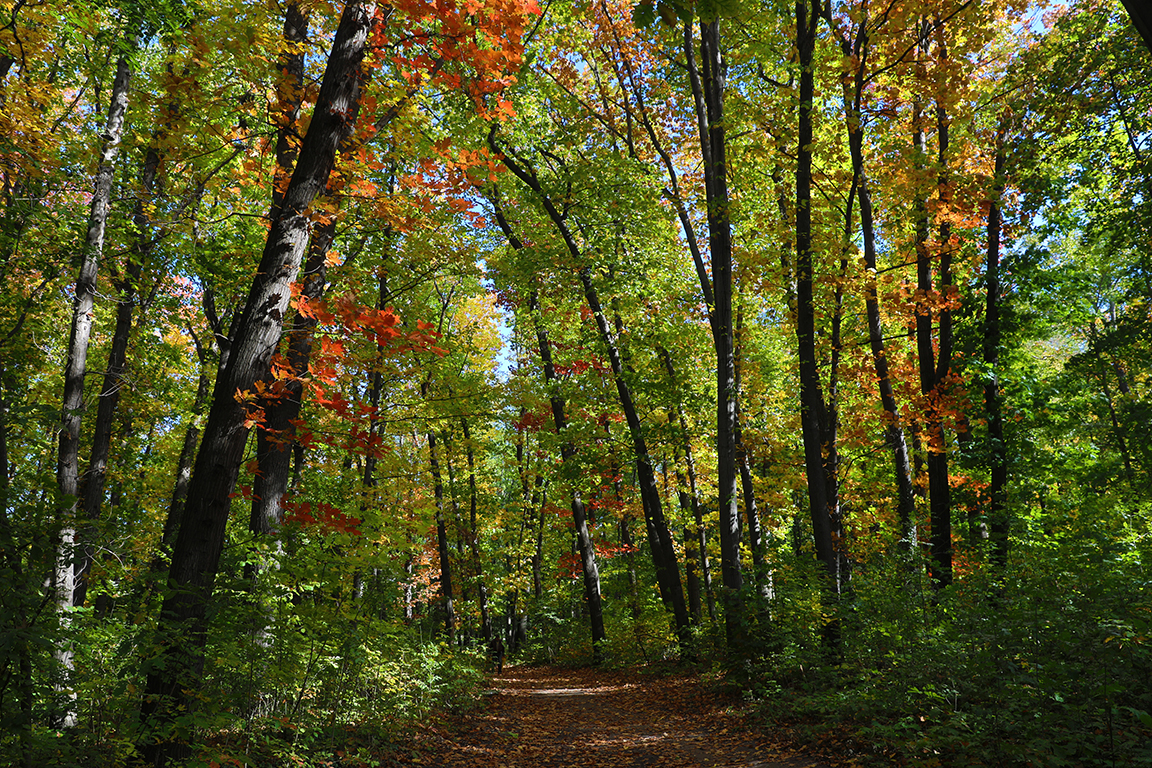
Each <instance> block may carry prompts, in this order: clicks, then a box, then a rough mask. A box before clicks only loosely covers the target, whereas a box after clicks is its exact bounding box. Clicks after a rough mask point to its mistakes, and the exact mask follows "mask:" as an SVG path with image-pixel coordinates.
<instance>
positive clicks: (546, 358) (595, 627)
mask: <svg viewBox="0 0 1152 768" xmlns="http://www.w3.org/2000/svg"><path fill="white" fill-rule="evenodd" d="M492 203H493V206H494V207H495V217H496V222H497V224H499V226H500V230H501V231H502V232H503V233H504V236H505V237H507V238H508V242H509V244H510V245H511V246H512V247H513V248H514V249H516V250H521V249H522V248H523V247H524V244H523V243H522V242H521V241H520V238H519V237H517V236H516V233H515V232H514V231H513V230H512V227H511V225H510V224H509V223H508V219H507V218H506V217H505V216H504V211H503V208H502V207H501V206H500V203H499V199H498V198H496V197H495V196H493V199H492ZM528 311H529V312H530V313H531V315H532V323H533V325H534V326H535V330H536V342H537V346H538V348H539V351H540V360H541V361H542V362H543V364H544V381H545V383H546V384H547V386H548V387H549V388H550V389H551V390H552V391H551V395H550V396H549V402H550V404H551V406H552V420H553V422H554V423H555V425H556V434H558V435H560V436H561V439H562V441H563V442H561V444H560V458H561V461H563V462H564V463H565V464H566V465H570V464H571V463H572V461H573V460H574V459H575V458H576V446H575V445H573V443H572V441H571V440H570V439H569V438H568V436H567V435H566V434H565V432H566V429H567V427H568V418H567V415H566V414H565V412H564V411H565V403H564V398H563V396H561V395H560V391H559V389H558V384H559V377H558V376H557V375H556V366H555V364H554V363H553V362H552V346H551V344H550V343H549V341H548V332H547V330H545V328H544V324H543V323H542V322H541V321H540V307H539V302H538V298H537V292H536V290H535V288H533V289H532V291H531V292H530V293H529V294H528ZM541 514H543V513H541ZM572 525H573V527H574V528H575V529H576V546H577V550H578V551H579V554H580V566H581V570H582V571H583V574H584V599H585V601H586V602H587V604H588V619H589V624H590V627H591V630H592V658H593V661H594V662H596V663H599V662H600V660H601V658H602V654H603V650H602V646H603V644H604V641H605V640H606V639H607V635H606V634H605V633H604V611H603V608H602V606H601V597H600V569H599V568H598V567H597V566H596V550H595V548H594V547H593V545H592V534H591V533H590V532H589V530H588V513H587V511H586V510H585V509H584V499H583V498H582V497H581V496H580V491H579V489H578V488H576V487H575V486H573V487H572ZM542 534H543V519H541V535H542ZM538 545H539V542H538ZM538 596H539V595H538Z"/></svg>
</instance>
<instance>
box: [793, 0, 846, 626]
mask: <svg viewBox="0 0 1152 768" xmlns="http://www.w3.org/2000/svg"><path fill="white" fill-rule="evenodd" d="M819 12H820V4H819V3H817V2H814V0H800V2H797V3H796V46H797V50H798V51H799V55H800V93H799V96H800V108H799V131H798V134H799V135H798V138H799V141H798V149H797V164H796V340H797V348H798V351H799V360H800V423H801V428H802V432H803V439H804V467H805V474H806V476H807V478H808V509H809V514H810V515H811V517H812V535H813V539H814V544H815V549H816V557H817V559H818V560H819V561H820V562H821V563H822V564H823V565H824V569H825V571H826V574H827V580H828V582H827V592H828V595H827V597H828V599H829V600H834V599H835V597H836V595H837V594H838V593H839V584H838V583H837V577H838V570H839V568H838V563H837V558H836V550H835V547H834V546H833V543H832V530H833V518H832V508H831V502H832V498H831V497H830V496H829V489H828V485H827V474H826V471H825V456H824V451H823V448H824V446H823V445H822V438H823V437H824V436H825V432H826V430H825V426H824V425H825V422H826V420H827V414H826V413H825V408H824V396H823V394H822V393H821V391H820V390H821V387H820V374H819V371H818V370H817V367H816V317H815V307H814V304H813V296H812V278H813V266H812V111H813V98H814V97H815V81H814V76H813V71H812V58H813V53H814V50H815V47H816V22H817V19H818V18H819ZM825 626H826V628H825V641H826V642H828V643H829V644H830V645H832V646H833V647H836V646H838V644H839V628H838V626H837V622H836V621H830V622H829V623H828V624H826V625H825Z"/></svg>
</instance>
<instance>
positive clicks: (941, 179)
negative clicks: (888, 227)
mask: <svg viewBox="0 0 1152 768" xmlns="http://www.w3.org/2000/svg"><path fill="white" fill-rule="evenodd" d="M921 47H922V48H926V47H927V41H924V40H922V41H921ZM936 117H937V120H936V122H937V133H938V136H937V143H938V152H937V155H938V161H939V163H940V170H939V175H938V179H937V182H938V188H939V189H940V192H941V194H942V195H946V192H945V190H946V188H947V184H948V180H947V166H946V153H947V150H948V131H947V116H946V115H945V113H944V110H943V108H942V107H938V108H937V115H936ZM923 119H924V115H923V113H922V110H921V108H920V105H919V104H918V103H916V102H914V103H913V115H912V120H913V144H914V148H915V153H916V160H917V162H918V163H923V162H924V161H925V158H926V157H927V146H926V141H925V137H924V128H923V125H922V122H923ZM940 202H941V204H944V203H946V199H942V200H941V201H940ZM915 208H916V214H915V215H916V220H917V223H916V293H917V296H918V297H919V299H920V302H921V303H920V306H919V307H918V308H917V312H916V355H917V359H918V361H919V368H920V392H921V394H922V395H923V396H924V398H925V400H926V412H925V414H924V431H925V435H924V437H925V449H926V453H927V459H926V463H927V466H928V503H929V519H930V522H931V527H932V531H931V558H930V560H929V573H930V576H931V578H932V584H933V586H934V587H935V588H936V589H943V588H944V587H946V586H948V585H949V584H951V583H952V517H951V515H952V509H951V507H952V500H951V488H950V487H949V484H948V444H947V436H946V435H945V433H944V425H943V423H942V421H941V418H940V413H939V410H940V407H941V402H940V400H941V397H942V396H943V379H944V377H945V375H946V374H947V371H948V367H949V365H950V361H951V355H952V353H951V311H950V310H947V309H944V310H942V311H941V313H940V314H941V317H940V333H939V338H938V342H939V353H940V359H939V361H937V360H936V350H935V349H934V346H935V345H934V343H933V333H932V303H933V297H934V296H935V295H937V291H936V286H935V281H934V278H933V274H932V256H931V254H930V252H929V248H928V239H929V229H930V221H929V214H928V205H927V200H926V199H925V198H923V197H917V199H916V201H915ZM940 235H941V248H942V250H941V254H940V255H941V267H940V273H941V284H942V288H943V289H944V290H946V289H947V287H948V285H949V284H950V283H951V269H950V265H951V253H950V250H949V248H950V246H949V245H948V243H947V241H946V240H945V239H944V238H945V237H950V231H949V229H948V227H947V224H946V222H945V223H942V224H941V230H940Z"/></svg>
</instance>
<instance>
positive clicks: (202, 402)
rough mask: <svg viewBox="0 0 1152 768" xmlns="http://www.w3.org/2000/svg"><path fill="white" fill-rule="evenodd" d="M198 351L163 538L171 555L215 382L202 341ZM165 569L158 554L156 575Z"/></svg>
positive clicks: (154, 573)
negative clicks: (197, 371) (196, 372)
mask: <svg viewBox="0 0 1152 768" xmlns="http://www.w3.org/2000/svg"><path fill="white" fill-rule="evenodd" d="M196 352H197V356H198V357H199V359H200V375H199V377H198V381H197V386H196V400H195V401H194V402H193V404H192V414H191V416H190V417H189V419H188V426H187V427H185V429H184V445H183V446H182V447H181V449H180V458H179V459H178V460H177V462H176V480H175V482H174V483H173V487H172V499H171V501H170V502H169V503H168V515H167V517H166V518H165V519H164V532H163V533H162V534H161V537H160V550H161V552H163V553H164V554H166V555H168V556H171V554H172V548H173V547H174V546H175V545H176V534H177V533H178V532H179V531H180V521H181V519H182V518H183V516H184V504H185V502H186V501H187V500H188V486H189V485H190V484H191V482H192V465H193V463H194V462H195V460H196V448H197V447H198V446H199V445H200V421H201V419H202V418H203V415H204V409H205V408H206V407H207V406H208V399H209V397H210V396H211V394H212V382H210V381H209V380H208V374H207V373H206V368H207V365H208V355H207V350H205V349H204V348H203V346H202V345H201V344H200V343H199V341H197V343H196ZM165 570H166V569H165V568H164V565H163V559H162V558H161V557H159V556H158V557H157V558H156V559H155V560H154V561H153V566H152V573H153V576H154V577H155V578H157V579H158V578H160V576H161V574H162V573H164V571H165Z"/></svg>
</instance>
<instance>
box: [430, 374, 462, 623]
mask: <svg viewBox="0 0 1152 768" xmlns="http://www.w3.org/2000/svg"><path fill="white" fill-rule="evenodd" d="M424 389H425V390H427V385H425V387H424ZM424 396H425V397H427V391H425V392H424ZM428 467H429V470H430V471H431V473H432V493H433V496H434V497H435V499H436V547H437V549H438V551H439V553H440V599H441V600H442V601H443V606H444V634H445V635H447V636H448V644H449V645H451V644H452V642H453V641H454V640H455V638H456V609H455V606H454V605H453V603H452V599H453V594H452V557H451V553H450V552H449V551H448V528H447V526H446V525H445V523H444V481H443V480H442V479H441V477H440V459H439V456H438V454H437V452H436V435H435V433H434V432H433V431H432V430H431V429H430V430H428Z"/></svg>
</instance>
